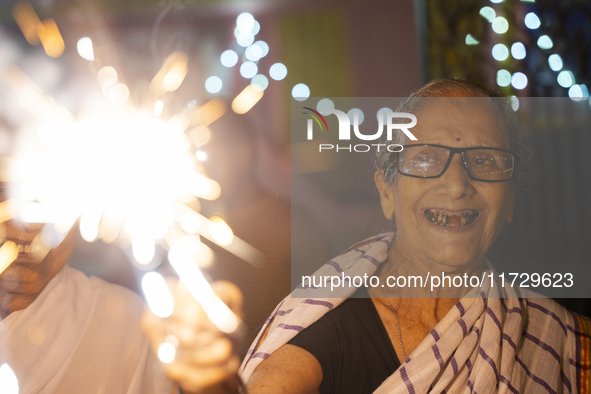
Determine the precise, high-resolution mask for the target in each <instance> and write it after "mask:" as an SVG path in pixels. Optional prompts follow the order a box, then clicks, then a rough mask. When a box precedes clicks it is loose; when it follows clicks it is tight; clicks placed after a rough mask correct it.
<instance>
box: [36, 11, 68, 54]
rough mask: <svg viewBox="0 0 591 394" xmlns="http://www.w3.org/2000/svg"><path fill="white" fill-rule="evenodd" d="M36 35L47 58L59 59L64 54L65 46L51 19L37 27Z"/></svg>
mask: <svg viewBox="0 0 591 394" xmlns="http://www.w3.org/2000/svg"><path fill="white" fill-rule="evenodd" d="M37 34H39V39H40V40H41V44H42V45H43V49H45V53H47V55H48V56H51V57H60V56H61V55H62V53H64V49H65V48H66V45H65V44H64V39H63V38H62V35H61V34H60V31H59V29H58V28H57V24H56V23H55V21H54V20H53V19H45V20H44V21H43V22H42V23H41V24H40V25H38V26H37Z"/></svg>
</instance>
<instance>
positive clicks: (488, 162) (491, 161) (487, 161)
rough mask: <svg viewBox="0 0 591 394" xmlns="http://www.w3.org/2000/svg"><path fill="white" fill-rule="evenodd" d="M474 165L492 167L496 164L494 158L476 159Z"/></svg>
mask: <svg viewBox="0 0 591 394" xmlns="http://www.w3.org/2000/svg"><path fill="white" fill-rule="evenodd" d="M474 164H476V165H477V166H492V165H495V164H496V163H495V158H494V157H477V158H476V160H475V161H474Z"/></svg>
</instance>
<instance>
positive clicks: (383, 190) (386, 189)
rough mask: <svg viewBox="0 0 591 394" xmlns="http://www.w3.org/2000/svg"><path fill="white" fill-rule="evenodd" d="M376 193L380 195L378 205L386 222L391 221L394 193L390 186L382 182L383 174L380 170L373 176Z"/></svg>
mask: <svg viewBox="0 0 591 394" xmlns="http://www.w3.org/2000/svg"><path fill="white" fill-rule="evenodd" d="M373 179H374V181H375V182H376V186H377V188H378V192H379V193H380V203H381V205H382V212H383V213H384V216H385V217H386V219H388V220H392V217H393V216H394V191H393V190H392V186H391V185H388V184H387V183H386V181H385V180H384V173H383V172H382V170H378V171H376V173H375V174H374V176H373Z"/></svg>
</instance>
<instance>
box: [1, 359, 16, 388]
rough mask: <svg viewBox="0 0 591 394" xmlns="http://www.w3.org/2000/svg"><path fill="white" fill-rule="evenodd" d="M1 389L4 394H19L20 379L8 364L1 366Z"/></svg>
mask: <svg viewBox="0 0 591 394" xmlns="http://www.w3.org/2000/svg"><path fill="white" fill-rule="evenodd" d="M0 387H2V394H18V392H19V387H18V379H17V378H16V375H15V374H14V371H13V370H12V368H10V366H9V365H8V364H6V363H4V364H2V365H0Z"/></svg>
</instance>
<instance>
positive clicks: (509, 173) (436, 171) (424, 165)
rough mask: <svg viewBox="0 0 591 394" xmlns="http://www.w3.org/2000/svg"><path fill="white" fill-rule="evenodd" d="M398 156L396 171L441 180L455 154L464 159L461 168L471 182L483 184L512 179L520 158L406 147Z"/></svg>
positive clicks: (487, 151) (479, 150)
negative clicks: (464, 170)
mask: <svg viewBox="0 0 591 394" xmlns="http://www.w3.org/2000/svg"><path fill="white" fill-rule="evenodd" d="M403 148H404V149H403V150H402V151H401V152H399V153H398V158H397V159H396V169H397V170H398V172H399V173H400V174H402V175H405V176H410V177H414V178H438V177H440V176H442V175H443V174H444V173H445V171H446V170H447V168H448V167H449V164H450V163H451V160H452V159H453V157H454V155H455V154H456V153H459V154H460V156H461V157H462V165H463V166H464V168H465V169H466V172H467V173H468V176H469V177H470V179H473V180H475V181H482V182H504V181H508V180H510V179H511V177H513V170H514V169H515V162H516V160H517V158H516V157H515V155H514V154H513V153H511V152H509V151H506V150H504V149H499V148H488V147H474V148H451V147H449V146H443V145H432V144H415V145H403Z"/></svg>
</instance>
